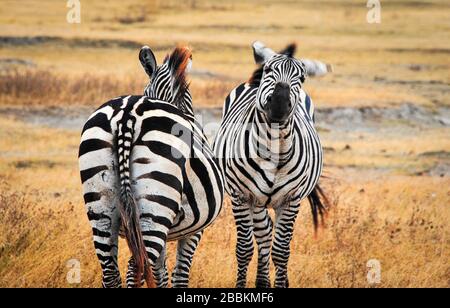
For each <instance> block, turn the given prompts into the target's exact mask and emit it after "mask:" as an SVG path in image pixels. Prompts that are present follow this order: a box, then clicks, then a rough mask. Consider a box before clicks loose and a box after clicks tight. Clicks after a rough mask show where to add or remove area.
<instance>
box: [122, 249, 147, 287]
mask: <svg viewBox="0 0 450 308" xmlns="http://www.w3.org/2000/svg"><path fill="white" fill-rule="evenodd" d="M126 283H127V288H130V289H131V288H139V287H140V286H143V285H144V283H145V279H144V276H142V280H141V285H140V286H138V285H137V284H136V264H135V263H134V259H133V257H131V258H130V259H129V260H128V270H127V278H126Z"/></svg>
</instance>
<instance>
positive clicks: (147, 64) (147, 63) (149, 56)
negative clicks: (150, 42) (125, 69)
mask: <svg viewBox="0 0 450 308" xmlns="http://www.w3.org/2000/svg"><path fill="white" fill-rule="evenodd" d="M139 61H141V64H142V67H143V68H144V70H145V72H146V73H147V75H148V76H149V77H152V75H153V73H154V72H155V70H156V65H157V64H156V58H155V55H154V54H153V51H152V50H151V49H150V47H148V46H144V47H142V48H141V51H140V52H139Z"/></svg>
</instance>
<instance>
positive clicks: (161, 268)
mask: <svg viewBox="0 0 450 308" xmlns="http://www.w3.org/2000/svg"><path fill="white" fill-rule="evenodd" d="M166 250H167V246H166V247H164V248H163V250H162V251H161V254H160V255H159V259H158V260H157V261H156V263H155V268H154V270H153V274H154V276H155V280H156V287H157V288H167V287H168V286H169V272H168V271H167V262H166Z"/></svg>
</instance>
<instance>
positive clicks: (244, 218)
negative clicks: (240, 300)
mask: <svg viewBox="0 0 450 308" xmlns="http://www.w3.org/2000/svg"><path fill="white" fill-rule="evenodd" d="M232 205H233V215H234V219H235V222H236V229H237V242H236V258H237V263H238V270H237V278H236V288H245V286H246V284H247V270H248V265H249V264H250V261H251V260H252V257H253V218H252V212H251V210H250V207H249V206H248V205H247V204H246V203H241V202H234V201H232Z"/></svg>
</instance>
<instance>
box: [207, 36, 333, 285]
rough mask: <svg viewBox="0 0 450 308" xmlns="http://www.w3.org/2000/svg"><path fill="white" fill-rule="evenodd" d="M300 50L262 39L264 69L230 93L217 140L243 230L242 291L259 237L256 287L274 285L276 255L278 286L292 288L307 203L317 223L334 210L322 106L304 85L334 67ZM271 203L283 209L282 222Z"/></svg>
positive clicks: (239, 248)
mask: <svg viewBox="0 0 450 308" xmlns="http://www.w3.org/2000/svg"><path fill="white" fill-rule="evenodd" d="M295 51H296V45H295V44H292V45H289V46H288V47H287V48H286V49H285V50H283V51H282V52H281V53H279V54H278V53H275V52H274V51H273V50H272V49H270V48H268V47H266V46H265V45H264V44H263V43H261V42H258V41H257V42H255V43H254V44H253V53H254V58H255V61H256V63H257V64H259V65H260V67H259V68H258V69H257V70H256V71H255V72H254V74H253V75H252V77H251V79H250V80H249V81H248V82H246V83H243V84H241V85H239V86H238V87H236V88H235V89H234V90H232V91H231V93H230V94H229V95H228V97H227V98H226V100H225V103H224V107H223V115H222V122H221V124H220V127H219V129H218V132H217V137H216V139H215V141H214V144H213V150H214V152H215V154H216V157H217V158H218V160H219V164H220V166H221V169H222V172H223V173H224V178H225V189H226V192H227V194H228V195H229V197H230V199H231V204H232V210H233V215H234V218H235V223H236V227H237V244H236V257H237V262H238V270H237V279H236V287H238V288H243V287H245V286H246V281H247V268H248V265H249V263H250V261H251V259H252V257H253V248H254V247H253V245H254V244H253V236H254V237H255V240H256V242H257V245H258V268H257V278H256V287H261V288H264V287H270V286H271V282H270V277H269V268H270V255H272V261H273V262H274V265H275V268H276V277H275V284H274V285H275V287H288V286H289V280H288V272H287V265H288V260H289V255H290V241H291V238H292V234H293V228H294V223H295V220H296V217H297V214H298V212H299V208H300V201H301V200H302V199H304V198H306V197H308V199H309V201H310V204H311V208H312V211H313V219H314V223H315V227H316V228H317V224H318V223H319V221H318V217H319V215H320V216H321V217H322V218H323V215H324V214H325V211H326V205H327V204H325V203H326V202H327V199H326V196H325V195H324V193H323V191H322V190H321V189H320V187H319V186H318V185H317V183H318V180H319V177H320V175H321V172H322V160H323V157H322V156H323V153H322V147H321V143H320V140H319V136H318V134H317V131H316V129H315V128H314V123H313V118H314V106H313V103H312V101H311V98H310V97H309V96H308V95H307V94H306V93H305V92H304V91H303V89H302V84H303V83H304V81H305V78H306V77H307V76H308V75H315V76H319V75H324V74H326V73H327V72H329V71H331V66H329V65H326V64H324V63H322V62H319V61H314V60H298V59H295V58H294V57H293V56H294V53H295ZM269 208H273V209H274V211H275V216H276V218H275V223H273V222H272V219H271V217H270V216H269V213H268V209H269ZM273 232H274V235H273ZM272 238H274V239H273V240H272ZM272 241H273V245H272Z"/></svg>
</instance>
